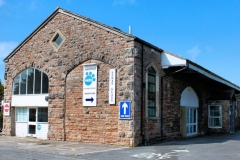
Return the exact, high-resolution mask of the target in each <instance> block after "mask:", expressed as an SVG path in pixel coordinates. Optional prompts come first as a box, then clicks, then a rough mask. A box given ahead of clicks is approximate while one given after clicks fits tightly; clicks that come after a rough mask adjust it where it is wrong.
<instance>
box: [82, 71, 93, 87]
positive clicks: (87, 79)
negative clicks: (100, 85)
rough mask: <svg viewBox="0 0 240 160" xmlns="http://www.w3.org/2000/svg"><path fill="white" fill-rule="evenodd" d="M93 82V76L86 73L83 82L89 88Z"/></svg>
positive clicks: (90, 73)
mask: <svg viewBox="0 0 240 160" xmlns="http://www.w3.org/2000/svg"><path fill="white" fill-rule="evenodd" d="M94 81H96V78H95V75H94V74H93V73H92V72H86V77H85V80H84V82H85V84H86V85H87V86H90V85H91V84H92V82H94Z"/></svg>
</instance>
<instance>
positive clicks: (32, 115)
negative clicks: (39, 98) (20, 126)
mask: <svg viewBox="0 0 240 160" xmlns="http://www.w3.org/2000/svg"><path fill="white" fill-rule="evenodd" d="M28 113H29V115H28V136H33V137H35V136H36V125H37V122H36V120H37V109H36V108H29V111H28Z"/></svg>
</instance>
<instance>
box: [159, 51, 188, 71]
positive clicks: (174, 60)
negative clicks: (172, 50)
mask: <svg viewBox="0 0 240 160" xmlns="http://www.w3.org/2000/svg"><path fill="white" fill-rule="evenodd" d="M161 64H162V68H163V69H166V68H169V67H173V66H187V60H186V59H183V58H179V57H177V56H174V55H171V54H168V53H166V52H163V53H162V54H161Z"/></svg>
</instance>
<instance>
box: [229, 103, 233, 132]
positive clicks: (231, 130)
mask: <svg viewBox="0 0 240 160" xmlns="http://www.w3.org/2000/svg"><path fill="white" fill-rule="evenodd" d="M229 116H230V117H229V118H230V133H232V132H233V122H232V121H233V120H232V119H233V107H232V106H230V110H229Z"/></svg>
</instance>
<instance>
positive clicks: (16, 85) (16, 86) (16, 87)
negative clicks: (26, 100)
mask: <svg viewBox="0 0 240 160" xmlns="http://www.w3.org/2000/svg"><path fill="white" fill-rule="evenodd" d="M19 79H20V75H18V76H17V77H15V79H14V81H13V94H19Z"/></svg>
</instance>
